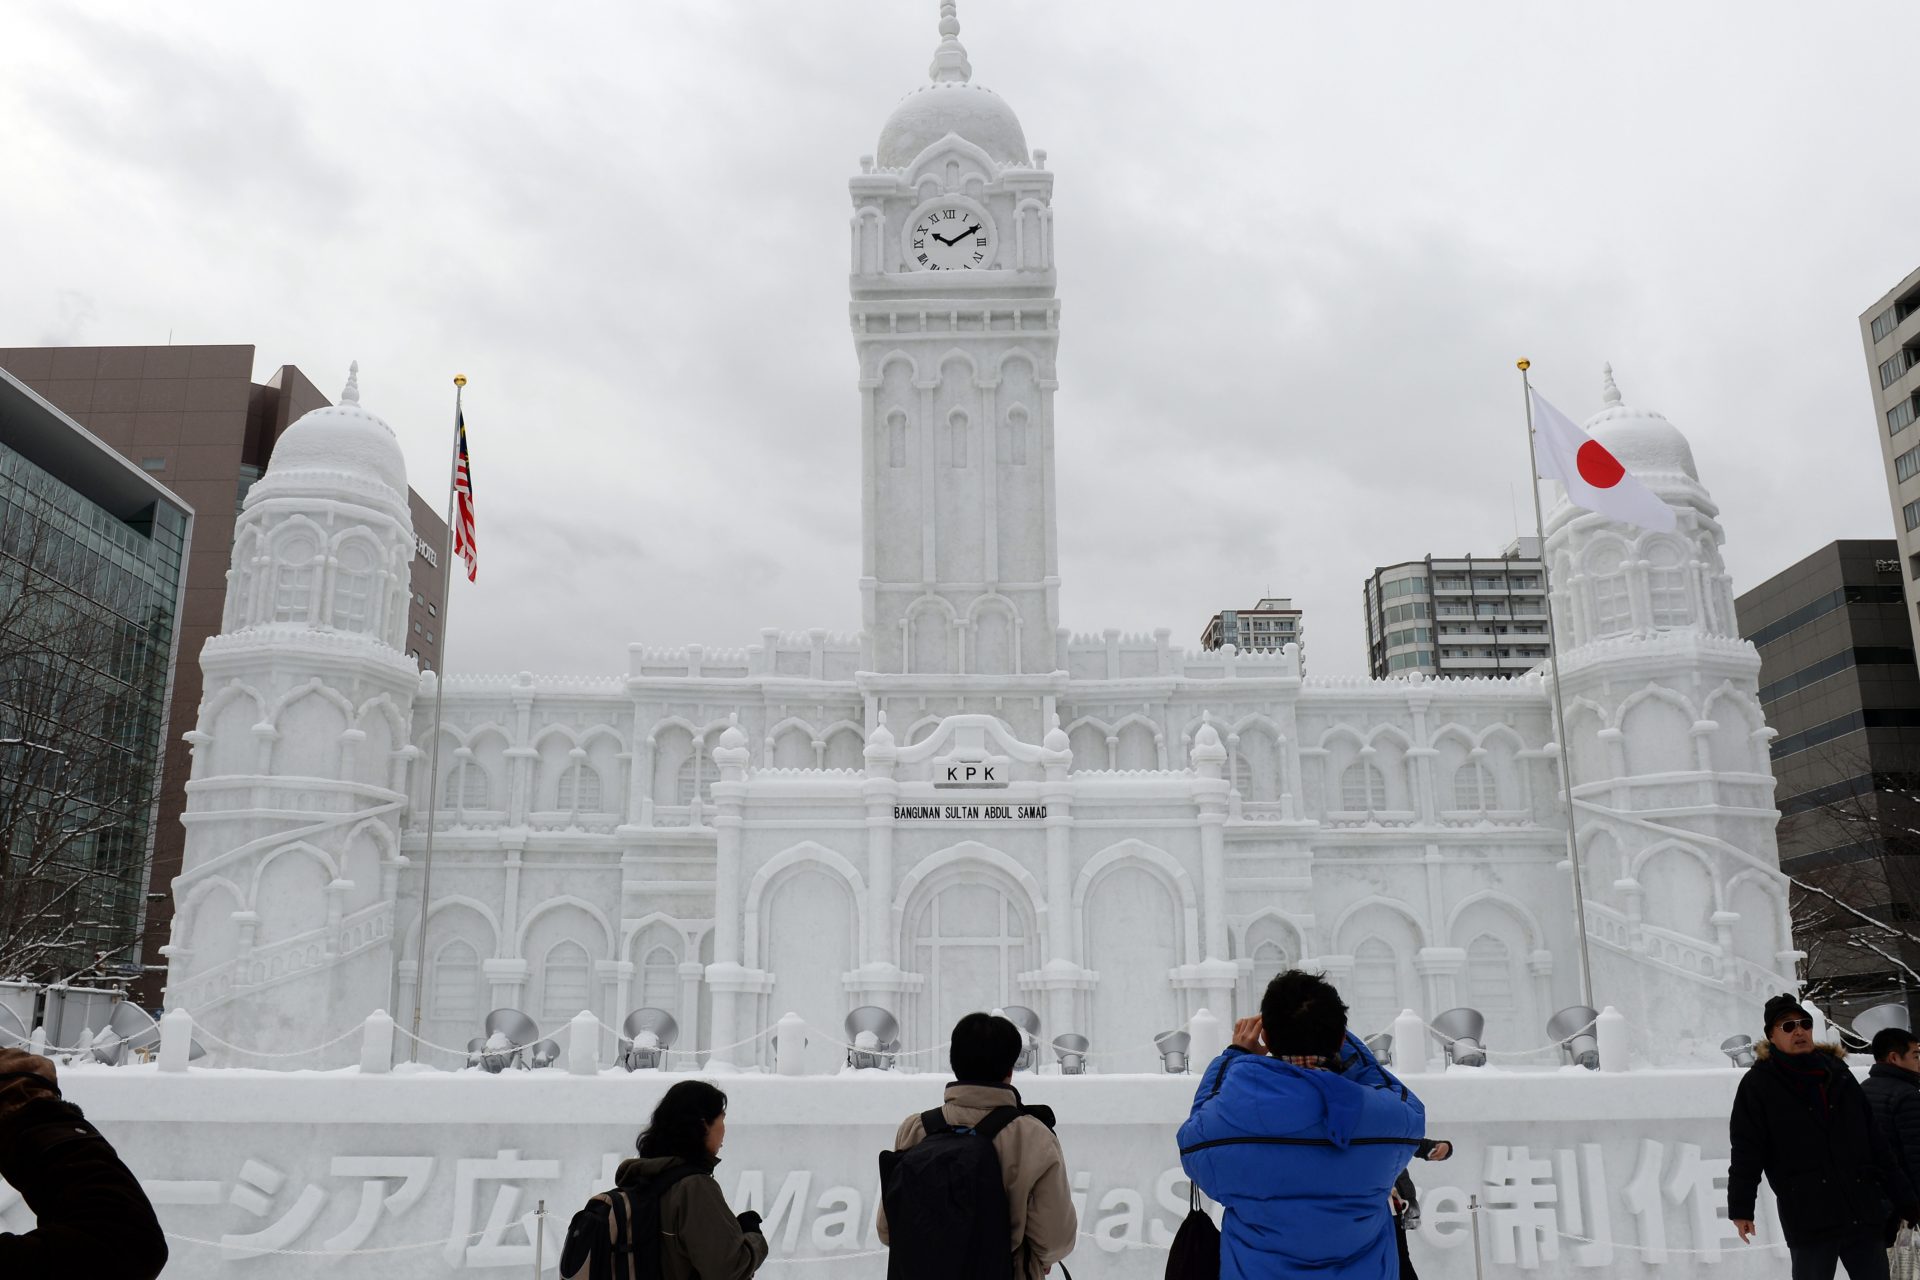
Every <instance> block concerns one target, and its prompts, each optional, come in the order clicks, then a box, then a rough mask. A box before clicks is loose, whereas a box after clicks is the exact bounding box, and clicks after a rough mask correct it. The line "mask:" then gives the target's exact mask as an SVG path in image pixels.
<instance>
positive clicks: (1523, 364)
mask: <svg viewBox="0 0 1920 1280" xmlns="http://www.w3.org/2000/svg"><path fill="white" fill-rule="evenodd" d="M1513 365H1514V368H1516V369H1518V370H1520V372H1522V373H1525V372H1526V371H1527V370H1528V369H1531V368H1532V367H1533V361H1531V360H1515V361H1514V362H1513Z"/></svg>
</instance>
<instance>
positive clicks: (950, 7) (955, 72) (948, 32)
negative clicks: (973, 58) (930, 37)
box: [927, 0, 973, 84]
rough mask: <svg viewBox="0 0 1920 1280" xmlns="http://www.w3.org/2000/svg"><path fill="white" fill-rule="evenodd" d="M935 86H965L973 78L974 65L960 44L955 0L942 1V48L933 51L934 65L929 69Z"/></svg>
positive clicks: (958, 18)
mask: <svg viewBox="0 0 1920 1280" xmlns="http://www.w3.org/2000/svg"><path fill="white" fill-rule="evenodd" d="M927 74H928V75H930V76H932V77H933V82H934V83H935V84H942V83H950V84H965V83H966V82H967V81H969V80H971V79H972V78H973V64H972V63H970V62H968V61H967V51H966V49H965V48H964V47H963V46H962V45H961V43H960V14H959V12H958V6H957V5H956V4H955V0H941V4H940V47H939V48H938V49H935V50H934V51H933V65H932V66H930V67H928V68H927Z"/></svg>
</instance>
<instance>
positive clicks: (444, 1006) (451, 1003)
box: [428, 942, 480, 1022]
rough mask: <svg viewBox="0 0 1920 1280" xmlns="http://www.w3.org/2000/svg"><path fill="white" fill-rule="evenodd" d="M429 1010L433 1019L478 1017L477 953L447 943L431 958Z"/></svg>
mask: <svg viewBox="0 0 1920 1280" xmlns="http://www.w3.org/2000/svg"><path fill="white" fill-rule="evenodd" d="M428 1001H429V1009H430V1011H431V1014H432V1016H433V1017H435V1018H446V1019H448V1020H450V1021H455V1022H465V1021H469V1020H471V1019H474V1018H477V1017H479V1016H480V953H479V952H477V951H475V950H474V949H473V948H472V947H471V946H470V945H468V944H467V943H465V942H449V943H448V944H447V945H446V946H444V947H442V948H440V950H439V951H438V952H437V953H436V954H435V955H434V957H433V981H432V989H431V990H430V991H429V992H428Z"/></svg>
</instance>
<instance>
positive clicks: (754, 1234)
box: [614, 1156, 767, 1280]
mask: <svg viewBox="0 0 1920 1280" xmlns="http://www.w3.org/2000/svg"><path fill="white" fill-rule="evenodd" d="M678 1163H680V1160H679V1157H677V1156H665V1157H657V1158H653V1159H641V1160H627V1161H624V1162H622V1164H621V1165H620V1171H619V1172H618V1173H617V1174H615V1175H614V1181H615V1182H617V1183H623V1184H624V1183H626V1182H628V1181H630V1180H631V1179H633V1178H636V1177H646V1176H648V1175H651V1174H655V1173H658V1172H660V1171H661V1170H663V1169H665V1168H666V1167H667V1166H668V1165H670V1164H678ZM711 1175H712V1169H711V1167H709V1168H708V1170H707V1172H706V1173H697V1174H695V1175H693V1176H692V1177H691V1178H682V1179H680V1181H678V1182H676V1183H674V1184H673V1185H672V1186H671V1187H668V1188H667V1194H666V1195H664V1196H662V1197H661V1199H660V1274H661V1276H662V1278H663V1280H747V1277H749V1276H751V1275H752V1274H753V1273H754V1272H755V1271H758V1270H759V1269H760V1264H761V1263H763V1262H765V1261H766V1260H767V1238H766V1237H765V1236H763V1235H761V1234H760V1233H759V1232H758V1231H742V1230H741V1229H740V1222H739V1220H738V1219H737V1218H735V1217H734V1215H733V1210H732V1209H730V1208H728V1207H727V1197H726V1194H725V1193H724V1192H722V1191H721V1190H720V1184H719V1183H718V1182H715V1181H714V1180H713V1178H712V1176H711Z"/></svg>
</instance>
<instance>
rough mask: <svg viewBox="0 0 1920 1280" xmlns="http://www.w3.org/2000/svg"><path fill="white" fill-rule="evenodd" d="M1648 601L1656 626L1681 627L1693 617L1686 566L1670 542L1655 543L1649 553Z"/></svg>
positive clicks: (1690, 621) (1687, 623)
mask: <svg viewBox="0 0 1920 1280" xmlns="http://www.w3.org/2000/svg"><path fill="white" fill-rule="evenodd" d="M1648 558H1649V559H1650V560H1651V561H1652V567H1651V568H1649V569H1648V570H1647V605H1648V610H1649V613H1650V616H1651V620H1652V622H1653V625H1654V626H1655V627H1684V626H1687V625H1689V624H1690V623H1692V621H1693V600H1692V598H1691V597H1692V593H1691V592H1690V591H1688V590H1687V570H1686V566H1685V565H1683V564H1681V563H1680V553H1679V552H1678V551H1677V550H1675V549H1674V548H1673V547H1671V546H1666V545H1661V546H1659V547H1656V548H1655V549H1654V551H1653V554H1652V555H1651V556H1650V557H1648Z"/></svg>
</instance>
